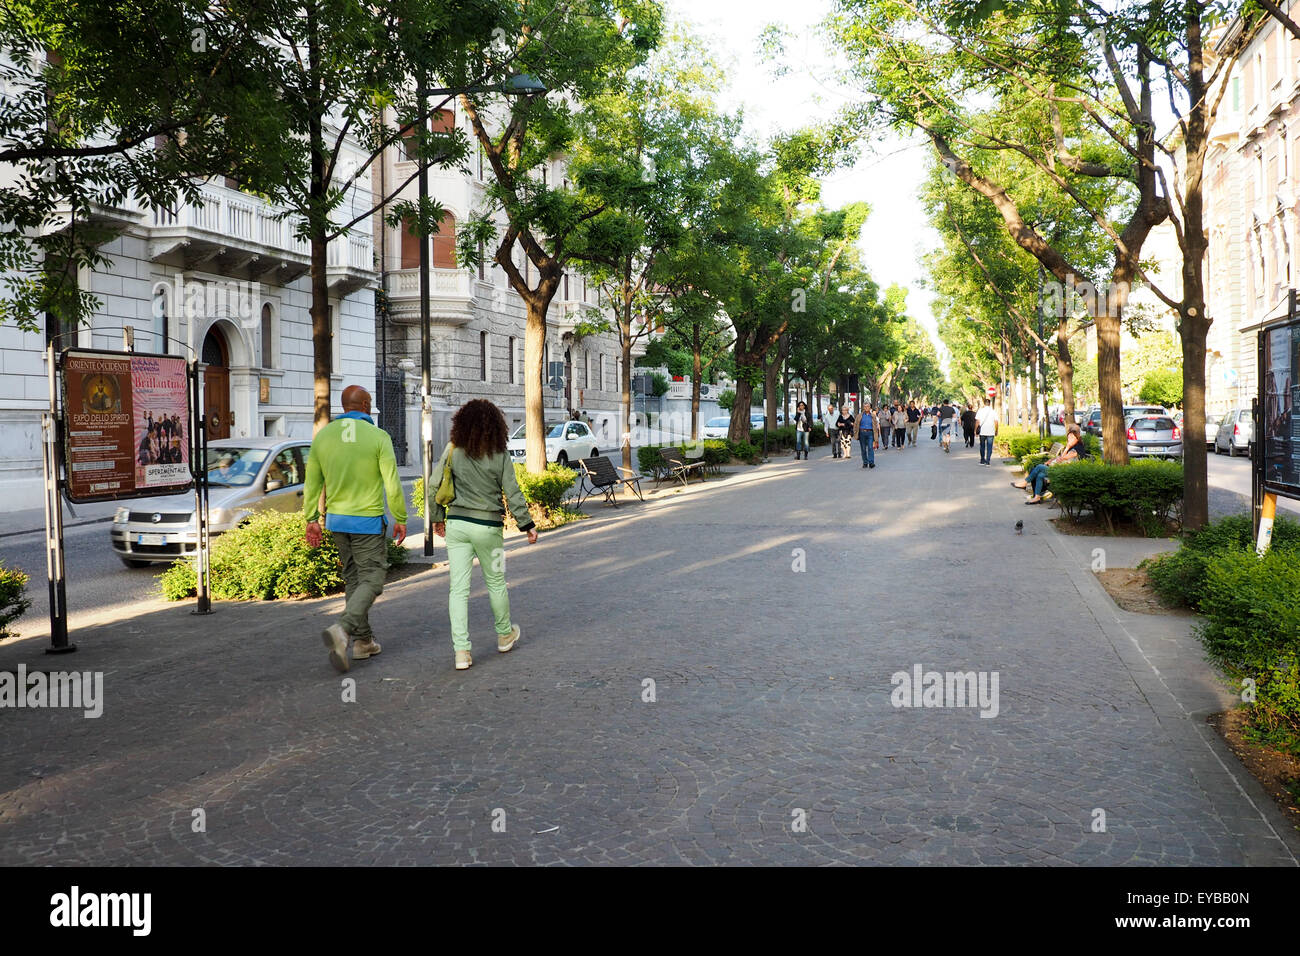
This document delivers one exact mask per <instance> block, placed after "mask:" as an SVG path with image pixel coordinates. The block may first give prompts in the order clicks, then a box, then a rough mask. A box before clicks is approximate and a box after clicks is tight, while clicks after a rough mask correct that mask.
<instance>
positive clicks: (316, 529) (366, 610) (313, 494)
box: [303, 385, 406, 671]
mask: <svg viewBox="0 0 1300 956" xmlns="http://www.w3.org/2000/svg"><path fill="white" fill-rule="evenodd" d="M322 491H323V492H324V494H323V497H324V501H325V512H326V515H325V527H326V529H327V530H329V532H330V533H331V534H332V535H333V536H334V544H335V545H336V546H337V547H338V549H339V558H340V559H342V562H343V582H344V586H345V594H346V596H347V605H346V607H345V608H344V610H343V616H342V617H341V618H339V620H338V623H336V624H331V625H330V626H329V627H327V628H325V630H324V631H322V632H321V638H322V639H323V640H324V642H325V646H326V647H327V648H329V652H330V663H331V664H333V665H334V666H335V667H336V668H337V669H338V670H340V671H346V670H347V669H348V667H349V666H351V665H350V664H349V663H348V639H349V638H351V639H352V640H353V641H354V643H353V644H352V659H353V660H354V661H363V660H365V659H366V658H369V657H374V656H375V655H376V654H378V653H379V652H380V651H381V650H382V648H381V647H380V646H379V642H378V641H376V640H375V635H374V632H373V631H372V630H371V629H370V619H369V615H370V605H372V604H374V603H375V598H377V597H378V596H379V595H380V594H383V593H384V576H385V575H386V574H387V573H388V542H387V540H386V539H387V532H386V529H385V521H384V514H385V508H384V498H385V495H387V498H388V508H389V509H391V510H392V513H393V522H394V523H393V540H395V541H396V542H397V543H398V544H401V543H402V542H403V541H404V540H406V501H405V499H404V498H403V496H402V483H401V480H400V479H399V478H398V477H397V459H396V458H395V457H394V455H393V440H392V439H391V438H389V437H388V433H387V432H386V431H384V430H383V429H381V428H378V427H377V426H376V425H375V422H374V419H372V418H371V417H370V393H369V392H367V391H366V390H365V389H364V388H362V387H361V386H360V385H349V386H348V387H347V388H345V389H344V390H343V414H342V415H340V416H339V417H338V418H336V419H334V421H332V422H330V423H329V424H328V425H326V426H325V427H324V428H322V429H321V430H320V431H319V432H317V433H316V437H315V438H314V439H312V443H311V452H310V453H309V455H308V457H307V481H306V484H305V486H304V487H303V511H304V513H305V514H306V518H307V546H308V547H310V548H318V547H320V544H321V541H322V538H323V534H322V532H321V526H320V507H321V506H320V502H321V498H322Z"/></svg>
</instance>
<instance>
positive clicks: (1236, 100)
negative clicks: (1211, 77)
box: [1232, 76, 1241, 113]
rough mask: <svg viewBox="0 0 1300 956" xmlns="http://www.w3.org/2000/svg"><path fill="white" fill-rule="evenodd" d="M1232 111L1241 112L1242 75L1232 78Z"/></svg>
mask: <svg viewBox="0 0 1300 956" xmlns="http://www.w3.org/2000/svg"><path fill="white" fill-rule="evenodd" d="M1232 111H1233V112H1234V113H1239V112H1241V77H1239V76H1234V77H1233V78H1232Z"/></svg>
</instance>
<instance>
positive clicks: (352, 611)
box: [331, 531, 388, 639]
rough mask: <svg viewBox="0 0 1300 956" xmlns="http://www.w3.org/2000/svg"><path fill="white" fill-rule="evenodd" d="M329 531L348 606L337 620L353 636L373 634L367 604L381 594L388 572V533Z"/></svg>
mask: <svg viewBox="0 0 1300 956" xmlns="http://www.w3.org/2000/svg"><path fill="white" fill-rule="evenodd" d="M331 534H332V535H333V536H334V545H335V547H337V548H338V549H339V558H340V559H342V561H343V586H344V593H345V594H346V595H347V606H346V607H345V608H344V610H343V617H341V618H339V623H340V624H341V625H343V630H345V631H347V632H348V633H349V634H351V635H352V636H353V637H359V638H363V639H364V638H369V637H373V636H374V631H372V630H370V605H372V604H374V603H375V598H377V597H379V595H381V594H383V593H384V577H385V576H386V575H387V574H388V542H387V541H386V540H385V539H386V538H387V537H388V536H387V535H386V534H348V533H346V532H343V531H334V532H331Z"/></svg>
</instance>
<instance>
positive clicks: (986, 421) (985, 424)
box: [975, 398, 998, 465]
mask: <svg viewBox="0 0 1300 956" xmlns="http://www.w3.org/2000/svg"><path fill="white" fill-rule="evenodd" d="M975 424H976V426H978V428H979V433H980V464H981V465H991V464H993V439H994V438H995V437H996V436H997V433H998V415H997V412H995V411H993V403H992V402H991V401H989V399H987V398H986V399H984V405H983V407H982V408H980V410H979V411H978V412H977V413H976V415H975Z"/></svg>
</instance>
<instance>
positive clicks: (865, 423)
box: [858, 405, 879, 468]
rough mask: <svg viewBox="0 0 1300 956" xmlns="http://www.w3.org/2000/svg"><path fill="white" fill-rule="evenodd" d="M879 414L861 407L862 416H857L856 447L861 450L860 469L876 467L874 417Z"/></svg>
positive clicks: (867, 407) (865, 406)
mask: <svg viewBox="0 0 1300 956" xmlns="http://www.w3.org/2000/svg"><path fill="white" fill-rule="evenodd" d="M877 415H879V412H873V411H872V410H871V406H870V405H864V406H863V407H862V414H861V415H859V416H858V445H859V446H860V447H861V449H862V467H863V468H875V467H876V452H875V444H876V435H875V431H876V417H877Z"/></svg>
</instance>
